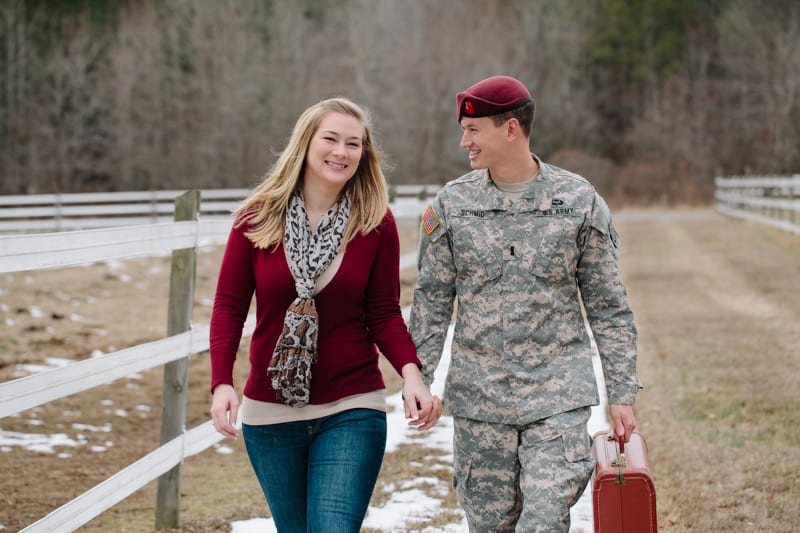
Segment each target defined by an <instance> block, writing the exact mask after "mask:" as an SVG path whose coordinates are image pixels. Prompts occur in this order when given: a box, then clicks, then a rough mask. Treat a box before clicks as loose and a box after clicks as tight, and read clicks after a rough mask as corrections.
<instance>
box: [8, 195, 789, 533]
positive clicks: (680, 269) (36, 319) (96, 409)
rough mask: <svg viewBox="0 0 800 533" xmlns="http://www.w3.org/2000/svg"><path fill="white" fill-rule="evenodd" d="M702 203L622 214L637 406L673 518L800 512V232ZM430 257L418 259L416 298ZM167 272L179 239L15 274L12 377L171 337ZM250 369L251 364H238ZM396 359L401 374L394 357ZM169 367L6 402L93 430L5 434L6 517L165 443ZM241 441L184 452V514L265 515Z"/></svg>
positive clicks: (203, 411)
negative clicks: (116, 256)
mask: <svg viewBox="0 0 800 533" xmlns="http://www.w3.org/2000/svg"><path fill="white" fill-rule="evenodd" d="M644 214H645V215H646V214H647V213H646V212H645V213H644ZM659 214H663V212H660V213H659ZM668 214H677V215H680V214H685V212H684V213H677V212H675V213H668ZM691 214H692V215H695V216H691V217H686V218H682V217H676V218H670V217H663V216H659V217H654V218H653V219H648V218H647V217H646V216H645V217H644V218H642V217H636V218H635V219H626V216H625V215H626V213H625V212H620V213H618V217H617V220H616V222H615V225H616V226H617V228H618V230H619V233H620V236H621V241H622V259H621V267H622V270H623V277H624V279H625V282H626V286H627V288H628V292H629V296H630V301H631V305H632V307H633V309H634V312H635V314H636V321H637V325H638V327H639V332H640V338H639V352H640V357H639V373H640V377H641V379H642V381H643V382H644V384H645V389H644V390H643V391H642V392H641V394H640V396H639V401H638V403H637V406H636V416H637V420H638V422H639V427H640V430H641V431H642V432H643V434H644V435H645V436H646V437H647V441H648V444H649V448H650V460H651V466H652V469H653V472H654V475H655V482H656V489H657V494H658V514H659V526H660V530H661V531H666V532H673V531H674V532H678V531H698V532H706V531H771V532H790V531H797V530H800V518H798V517H800V428H799V426H798V419H799V418H800V415H798V397H800V396H798V392H797V391H798V390H800V238H798V237H797V236H795V235H791V234H788V233H784V232H781V231H779V230H775V229H770V228H767V227H763V226H758V225H756V224H753V223H747V222H742V221H737V220H732V219H728V218H725V217H722V216H719V215H716V214H714V213H712V212H711V211H699V212H698V211H694V212H692V213H691ZM698 214H699V215H700V216H696V215H698ZM401 231H402V239H401V240H402V242H403V251H404V252H409V251H413V250H414V247H415V238H416V228H402V230H401ZM219 257H220V249H219V248H216V249H211V250H206V251H204V252H203V253H201V254H200V259H199V266H198V286H197V289H196V293H195V316H194V322H195V323H207V322H208V319H209V315H210V302H211V298H212V297H213V290H214V285H215V281H216V272H217V268H218V262H219ZM414 275H415V274H414V272H406V273H405V275H404V279H403V304H408V303H410V298H411V290H412V287H413V281H414ZM168 278H169V257H157V258H148V259H135V260H128V261H124V262H115V263H104V264H97V265H90V266H86V267H80V268H69V269H62V270H45V271H38V272H30V273H20V274H15V275H2V277H0V318H2V320H0V381H6V380H9V379H13V378H14V377H17V376H18V375H21V374H20V373H25V371H26V370H25V369H26V368H28V369H29V370H30V367H21V366H20V365H37V364H45V363H46V361H45V359H46V358H65V359H82V358H85V357H88V356H90V354H92V352H94V351H96V350H97V351H99V352H109V351H113V350H115V349H120V348H124V347H126V346H131V345H135V344H139V343H142V342H145V341H149V340H153V339H155V338H160V337H162V336H163V335H164V334H165V327H166V326H165V324H166V293H167V287H168V283H169V279H168ZM242 355H244V354H242ZM243 363H244V361H243ZM385 368H386V367H385ZM246 370H247V369H246V365H245V364H242V365H240V366H239V368H238V375H239V376H240V379H241V376H243V375H244V373H245V372H246ZM385 374H386V377H387V384H388V386H389V389H390V390H392V391H393V390H397V387H398V380H397V379H396V377H395V376H394V375H393V372H392V371H391V370H388V371H387V372H386V373H385ZM208 377H209V371H208V361H207V356H205V355H200V356H197V357H195V358H194V359H193V360H192V363H191V370H190V394H189V413H188V418H187V426H188V427H193V426H194V425H196V424H198V423H200V422H202V421H203V420H204V419H206V418H207V416H208V415H207V413H208V407H209V402H210V396H209V393H208V389H207V386H208ZM161 380H162V378H161V372H160V370H159V369H156V370H153V371H150V372H147V373H143V374H141V375H140V376H137V377H132V378H130V379H125V380H119V381H118V382H115V383H113V384H111V385H108V386H104V387H99V388H96V389H93V390H92V391H88V392H85V393H81V394H78V395H75V396H72V397H69V398H65V399H62V400H59V401H56V402H53V403H51V404H48V405H46V406H42V407H41V408H37V409H32V410H30V411H27V412H24V413H21V414H20V415H19V416H15V417H7V418H5V419H3V420H2V421H1V422H0V427H2V430H3V432H5V433H8V432H19V433H26V434H31V433H38V434H54V433H63V434H65V435H66V436H67V437H68V438H70V439H72V440H73V441H74V442H78V443H79V444H78V445H75V446H63V447H58V448H56V449H55V450H54V451H53V452H52V453H49V452H44V451H39V452H37V451H31V450H29V449H27V448H25V447H23V446H13V445H11V446H3V447H2V448H0V467H1V468H2V471H3V476H0V494H1V495H2V496H0V499H1V500H0V501H2V505H0V524H3V525H4V526H5V528H6V529H5V530H3V531H4V533H5V532H8V531H17V530H19V529H21V528H22V527H24V526H25V525H26V524H29V523H31V522H33V521H35V520H36V519H37V518H39V517H41V516H43V515H45V514H46V513H47V512H49V511H50V510H52V509H54V508H55V507H57V506H58V505H61V504H63V503H65V502H66V501H68V500H70V499H72V498H74V497H75V496H77V495H79V494H80V493H82V492H84V491H85V490H87V489H89V488H91V487H92V486H94V485H95V484H97V483H99V482H100V481H102V480H103V479H105V478H106V477H108V476H109V475H111V474H112V473H114V472H116V471H117V470H119V469H121V468H122V467H124V466H126V465H127V464H129V463H131V462H132V461H134V460H136V459H138V458H139V457H141V456H142V455H144V454H146V453H147V452H149V451H151V450H152V449H154V448H156V447H157V446H158V434H159V427H160V426H159V424H160V409H161V407H160V394H161ZM225 445H226V446H227V447H228V449H225V448H223V449H222V450H220V449H219V448H214V449H210V450H208V451H206V452H203V453H201V454H199V455H197V456H194V457H191V458H188V459H187V460H186V462H185V463H184V465H183V481H182V500H181V505H182V507H181V522H182V526H181V528H180V529H179V530H178V531H180V532H200V531H203V532H205V531H229V529H230V524H231V522H233V521H234V520H242V519H247V518H252V517H261V516H266V515H267V509H266V506H265V504H264V502H263V496H262V495H261V492H260V490H259V488H258V486H257V483H256V481H255V479H254V477H253V475H252V473H251V471H250V467H249V465H248V463H247V459H246V457H245V454H244V448H243V444H242V442H241V440H237V441H226V442H225ZM221 451H230V453H221ZM429 455H430V454H428V453H426V450H424V449H421V448H420V446H417V445H413V446H400V447H399V448H398V449H397V450H396V451H394V452H392V453H390V454H388V455H387V457H386V460H385V463H384V468H383V471H382V474H381V478H380V480H379V486H378V488H377V489H376V491H375V495H374V498H373V500H374V502H376V503H380V501H381V498H386V497H387V494H389V493H390V492H391V489H392V487H393V486H395V485H396V483H398V482H400V481H402V480H407V479H413V478H421V477H427V476H438V477H440V478H442V479H444V480H445V481H446V482H447V483H448V484H449V476H450V474H449V469H448V468H446V466H448V465H446V464H443V463H442V461H441V460H440V459H425V458H426V457H428V456H429ZM442 466H444V467H445V468H442ZM430 495H431V497H436V498H439V499H441V500H442V501H443V507H442V513H440V514H438V515H436V516H434V517H431V520H430V523H428V524H421V525H420V527H419V528H418V529H414V530H419V531H421V530H423V529H424V527H425V526H426V525H428V526H436V525H441V524H444V523H448V521H454V520H456V519H457V517H456V514H455V509H457V502H456V500H455V498H454V495H453V493H452V490H450V491H447V492H446V493H442V491H441V490H437V489H436V487H432V488H431V490H430ZM154 502H155V483H151V484H149V485H148V486H146V487H145V488H143V489H142V490H140V491H138V492H137V493H135V494H134V495H133V496H131V497H130V498H128V499H127V500H125V501H124V502H122V503H120V504H118V505H116V506H114V507H112V508H111V509H110V510H108V511H107V512H105V513H103V514H102V515H101V516H99V517H97V518H96V519H94V520H92V521H91V522H89V523H88V524H87V525H86V526H84V527H83V528H81V529H80V531H87V532H88V531H115V532H144V531H151V530H152V527H153V520H154V517H153V507H154ZM448 510H450V511H448Z"/></svg>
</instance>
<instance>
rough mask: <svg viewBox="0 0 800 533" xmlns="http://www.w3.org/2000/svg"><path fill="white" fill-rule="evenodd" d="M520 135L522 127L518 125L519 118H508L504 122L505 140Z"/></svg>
mask: <svg viewBox="0 0 800 533" xmlns="http://www.w3.org/2000/svg"><path fill="white" fill-rule="evenodd" d="M520 135H522V127H521V126H520V125H519V120H517V119H515V118H510V119H508V121H507V122H506V140H507V141H508V142H511V141H513V140H515V139H517V138H518V137H519V136H520Z"/></svg>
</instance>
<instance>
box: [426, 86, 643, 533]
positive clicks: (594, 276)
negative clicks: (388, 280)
mask: <svg viewBox="0 0 800 533" xmlns="http://www.w3.org/2000/svg"><path fill="white" fill-rule="evenodd" d="M457 104H458V121H459V123H460V124H461V128H462V130H463V135H462V137H461V147H462V148H464V149H466V150H468V151H469V161H470V165H471V167H472V169H473V170H472V172H469V173H468V174H465V175H464V176H462V177H460V178H458V179H456V180H454V181H451V182H449V183H447V184H446V185H445V186H444V187H443V188H442V189H441V190H440V191H439V193H438V194H437V196H436V198H435V199H434V200H433V203H432V204H431V205H430V206H428V208H427V209H426V210H425V212H424V214H423V217H422V224H421V230H420V246H419V255H418V267H419V277H418V280H417V285H416V288H415V291H414V302H413V307H412V312H411V333H412V338H413V340H414V343H415V344H416V346H417V352H418V354H419V357H420V359H421V360H422V362H423V364H424V366H423V368H424V369H425V380H426V382H428V383H430V381H431V379H432V373H433V370H434V369H435V368H436V366H437V363H438V361H439V359H440V357H441V353H442V347H443V344H444V340H445V337H446V334H447V329H448V327H449V325H450V322H451V318H452V314H453V310H454V307H456V315H455V326H454V327H455V330H454V337H453V343H452V358H451V361H450V367H449V371H448V375H447V381H446V389H445V406H446V408H447V409H448V410H449V412H450V414H452V415H453V421H454V427H455V430H454V452H455V458H454V480H453V483H454V485H455V488H456V491H457V493H458V498H459V502H460V504H461V506H462V507H463V508H464V510H465V512H466V515H467V520H468V522H469V528H470V531H473V532H480V533H484V532H489V531H491V532H511V531H515V530H516V531H525V532H532V531H548V532H550V531H565V532H566V531H568V530H569V525H570V519H569V510H570V507H571V506H572V505H574V504H575V503H576V502H577V500H578V499H579V497H580V495H581V494H582V492H583V490H584V489H585V487H586V484H587V483H588V481H589V479H590V477H591V473H592V469H593V466H594V461H593V459H592V456H591V443H590V438H589V435H588V433H587V429H586V423H587V421H588V419H589V415H590V413H591V409H590V406H592V405H597V404H599V394H598V390H597V385H596V381H595V376H594V371H593V367H592V362H591V343H590V337H589V335H588V332H587V331H586V327H585V323H584V318H583V314H582V311H581V302H583V307H584V308H585V314H586V318H587V319H588V322H589V325H590V327H591V329H592V333H593V335H594V338H595V340H596V343H597V347H598V350H599V352H600V357H601V361H602V364H603V369H604V372H605V378H606V388H607V393H608V401H609V411H610V414H611V418H612V421H613V423H614V431H615V434H616V435H617V437H618V438H621V439H624V440H625V441H626V442H627V441H628V439H629V438H630V435H631V432H632V431H633V429H634V428H635V427H636V421H635V418H634V414H633V403H634V401H635V398H636V393H637V392H638V390H639V389H640V388H641V384H640V382H639V380H638V378H637V376H636V326H635V324H634V320H633V313H632V312H631V309H630V307H629V306H628V302H627V295H626V292H625V287H624V286H623V284H622V280H621V279H620V273H619V268H618V266H617V258H618V253H619V242H618V238H617V233H616V231H615V230H614V226H613V225H612V223H611V215H610V213H609V210H608V207H607V206H606V203H605V202H604V201H603V199H602V198H601V197H600V196H599V195H598V194H597V192H596V191H595V189H594V188H593V187H592V185H591V184H590V183H589V182H588V181H587V180H586V179H584V178H583V177H581V176H578V175H576V174H574V173H571V172H568V171H566V170H563V169H561V168H558V167H555V166H553V165H549V164H547V163H543V162H542V161H541V159H539V157H537V156H536V155H535V154H532V153H531V151H530V147H529V143H530V140H529V139H530V131H531V126H532V124H533V116H534V110H535V104H534V101H533V99H532V98H531V95H530V92H529V91H528V89H527V88H526V87H525V85H523V84H522V83H521V82H520V81H519V80H516V79H514V78H511V77H508V76H494V77H491V78H488V79H485V80H482V81H480V82H478V83H476V84H475V85H473V86H471V87H469V88H468V89H467V90H465V91H463V92H460V93H458V95H457ZM456 299H457V302H458V303H457V306H456V305H455V300H456Z"/></svg>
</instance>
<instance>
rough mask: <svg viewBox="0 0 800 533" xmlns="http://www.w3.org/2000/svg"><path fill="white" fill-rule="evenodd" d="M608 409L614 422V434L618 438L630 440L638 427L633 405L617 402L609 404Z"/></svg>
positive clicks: (625, 440) (624, 440)
mask: <svg viewBox="0 0 800 533" xmlns="http://www.w3.org/2000/svg"><path fill="white" fill-rule="evenodd" d="M608 410H609V411H610V413H611V421H612V422H613V423H614V435H615V436H616V437H617V440H622V441H623V442H628V441H630V440H631V433H633V430H634V429H636V418H635V417H634V416H633V406H632V405H624V404H619V403H616V404H611V405H609V406H608Z"/></svg>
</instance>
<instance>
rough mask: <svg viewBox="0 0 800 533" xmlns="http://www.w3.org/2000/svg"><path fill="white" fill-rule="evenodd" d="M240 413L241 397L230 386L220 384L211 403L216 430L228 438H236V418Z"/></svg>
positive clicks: (237, 432) (237, 434)
mask: <svg viewBox="0 0 800 533" xmlns="http://www.w3.org/2000/svg"><path fill="white" fill-rule="evenodd" d="M238 413H239V397H238V396H237V395H236V390H234V388H233V387H231V386H230V385H225V384H220V385H217V386H216V387H214V399H213V401H212V402H211V419H212V421H213V422H214V429H216V430H217V432H218V433H221V434H222V435H224V436H226V437H231V438H234V439H235V438H236V437H238V436H239V430H238V429H236V427H235V424H236V416H237V415H238Z"/></svg>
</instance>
